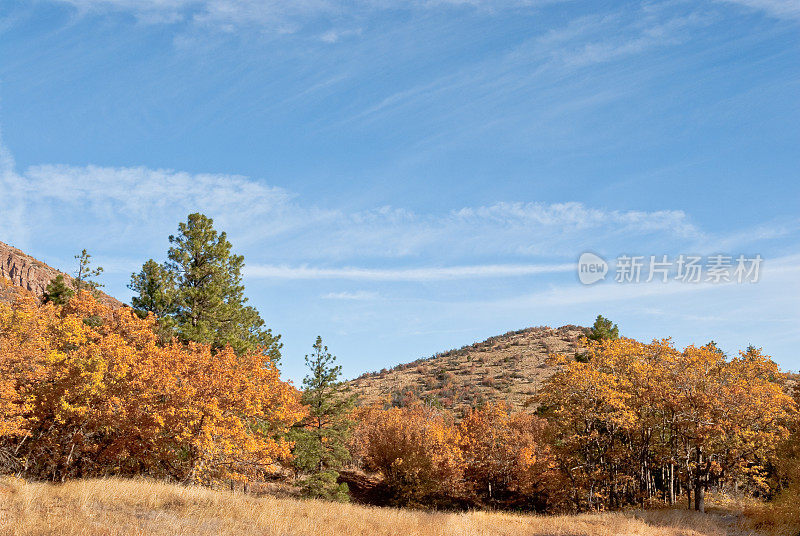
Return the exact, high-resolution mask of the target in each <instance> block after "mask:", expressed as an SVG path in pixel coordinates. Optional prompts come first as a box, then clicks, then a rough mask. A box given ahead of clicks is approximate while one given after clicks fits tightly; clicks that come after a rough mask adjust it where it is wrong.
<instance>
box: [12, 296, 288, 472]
mask: <svg viewBox="0 0 800 536" xmlns="http://www.w3.org/2000/svg"><path fill="white" fill-rule="evenodd" d="M155 329H156V320H155V318H154V317H153V316H152V315H151V316H148V317H147V318H139V317H138V316H137V315H135V314H134V313H133V312H132V310H131V309H129V308H121V309H116V310H114V309H111V308H109V307H107V306H104V305H102V304H99V303H98V302H97V301H95V299H94V298H93V297H92V295H91V294H90V293H88V292H85V291H84V292H80V293H79V295H78V296H76V297H75V298H73V299H72V300H71V301H70V302H69V303H68V304H66V305H64V306H63V307H59V306H56V305H53V304H51V303H48V304H44V305H40V304H39V303H38V301H37V300H35V299H34V298H33V297H31V296H29V295H25V294H24V293H21V294H20V296H19V297H18V298H17V299H16V300H15V301H14V303H13V304H11V305H7V304H0V347H2V348H3V352H2V353H0V371H2V372H3V376H2V382H0V389H1V391H0V395H2V398H0V405H2V410H3V414H2V420H0V427H1V428H0V431H2V435H0V452H2V456H3V459H4V460H5V462H6V464H7V465H8V466H9V467H12V468H13V469H14V470H15V471H16V472H18V473H20V474H23V475H26V476H32V477H38V478H48V479H54V480H63V479H65V478H68V477H71V476H76V477H79V476H91V475H111V474H123V475H134V474H147V475H152V476H163V477H168V478H172V479H176V480H180V481H195V482H207V481H210V480H213V479H218V478H246V477H248V476H253V475H257V474H259V473H260V472H262V471H264V470H265V469H266V468H267V467H269V466H270V465H271V464H273V463H275V462H276V461H277V460H280V459H282V458H287V457H289V456H290V446H291V445H290V444H289V443H288V442H287V441H285V440H284V439H283V438H282V436H283V434H284V432H285V431H286V429H287V427H288V426H290V425H291V424H293V423H295V422H297V421H298V420H299V419H300V418H301V417H302V415H303V411H304V410H303V407H302V406H301V404H300V403H299V394H298V392H297V391H296V390H295V389H294V388H293V387H292V386H291V385H290V384H287V383H285V382H282V381H281V380H280V376H279V372H278V370H277V369H276V367H275V366H274V364H273V363H272V362H270V361H269V359H268V358H265V357H264V354H263V353H261V352H258V351H254V352H249V353H244V354H242V355H239V356H237V355H236V354H235V353H234V352H233V351H232V350H231V349H230V348H226V349H223V350H218V351H215V350H212V349H211V348H210V347H209V346H208V345H201V344H188V345H184V344H179V343H177V342H173V343H171V344H168V345H166V346H165V345H162V344H160V343H159V339H158V337H157V335H156V332H155Z"/></svg>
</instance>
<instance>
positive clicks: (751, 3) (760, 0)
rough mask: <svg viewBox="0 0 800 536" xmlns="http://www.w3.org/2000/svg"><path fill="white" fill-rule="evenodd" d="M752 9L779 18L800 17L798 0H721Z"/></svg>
mask: <svg viewBox="0 0 800 536" xmlns="http://www.w3.org/2000/svg"><path fill="white" fill-rule="evenodd" d="M722 1H723V2H726V3H728V4H738V5H740V6H744V7H747V8H750V9H752V10H757V11H762V12H764V13H766V14H768V15H770V16H772V17H776V18H779V19H800V2H798V1H797V0H722Z"/></svg>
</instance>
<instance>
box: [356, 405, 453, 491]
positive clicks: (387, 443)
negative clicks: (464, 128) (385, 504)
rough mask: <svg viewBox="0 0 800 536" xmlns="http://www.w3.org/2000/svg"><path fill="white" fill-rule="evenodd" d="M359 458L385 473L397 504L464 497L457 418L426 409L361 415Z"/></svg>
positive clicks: (374, 410)
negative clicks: (454, 419)
mask: <svg viewBox="0 0 800 536" xmlns="http://www.w3.org/2000/svg"><path fill="white" fill-rule="evenodd" d="M356 421H357V422H358V424H357V426H356V428H355V430H354V433H353V436H352V439H351V443H352V451H353V453H354V457H355V458H356V459H357V460H358V461H360V462H361V464H362V465H363V467H364V468H365V469H367V470H370V471H377V472H380V473H381V474H382V475H383V477H384V479H385V482H386V485H387V486H388V488H389V491H390V493H391V495H392V497H391V499H392V501H393V502H394V503H395V504H398V505H407V506H433V505H446V504H451V503H453V502H454V501H456V500H458V499H459V498H460V497H461V493H462V475H463V457H462V454H461V450H460V449H459V433H458V429H457V427H456V426H455V425H454V424H453V422H452V419H451V418H449V416H448V415H446V414H443V413H442V412H439V411H436V410H434V409H432V408H430V407H426V406H423V405H420V404H418V405H414V406H411V407H406V408H390V409H377V408H365V409H361V410H359V411H357V412H356Z"/></svg>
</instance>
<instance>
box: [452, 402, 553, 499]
mask: <svg viewBox="0 0 800 536" xmlns="http://www.w3.org/2000/svg"><path fill="white" fill-rule="evenodd" d="M545 427H546V421H545V420H544V419H541V418H539V417H537V416H535V415H530V414H526V413H512V412H510V411H509V408H508V407H507V406H506V405H505V404H503V403H496V404H487V405H485V406H483V407H481V408H473V409H471V410H469V411H468V412H467V414H466V415H465V416H464V418H463V419H462V420H461V422H460V423H459V425H458V432H459V436H460V441H461V443H460V447H461V452H462V457H463V462H462V463H463V466H464V470H463V473H464V486H465V489H466V490H467V491H468V493H469V495H470V497H471V498H472V500H473V501H474V503H475V504H477V505H491V506H498V507H506V508H508V507H513V508H521V509H533V510H538V511H543V510H547V509H548V508H551V507H553V506H554V505H556V504H557V503H558V501H559V496H560V494H559V492H558V487H559V476H560V475H559V473H558V471H557V465H556V461H555V459H554V457H553V455H552V453H551V449H550V447H549V445H548V444H547V442H546V438H545V436H544V434H545Z"/></svg>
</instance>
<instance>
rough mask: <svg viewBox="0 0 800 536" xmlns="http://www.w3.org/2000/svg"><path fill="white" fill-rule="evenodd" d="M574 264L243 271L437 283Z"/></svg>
mask: <svg viewBox="0 0 800 536" xmlns="http://www.w3.org/2000/svg"><path fill="white" fill-rule="evenodd" d="M574 270H575V265H574V264H528V265H519V264H488V265H473V266H445V267H428V268H403V269H371V268H353V267H345V268H316V267H309V266H298V267H292V266H269V265H255V266H249V267H246V268H245V273H246V275H247V276H248V277H251V278H264V279H352V280H367V281H441V280H452V279H480V278H487V277H519V276H531V275H537V274H552V273H560V272H571V271H574Z"/></svg>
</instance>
